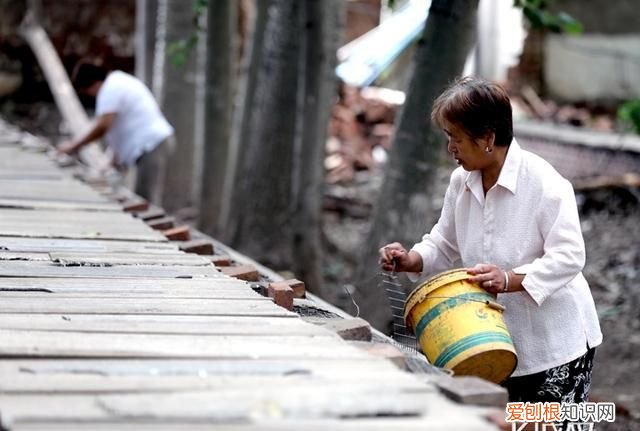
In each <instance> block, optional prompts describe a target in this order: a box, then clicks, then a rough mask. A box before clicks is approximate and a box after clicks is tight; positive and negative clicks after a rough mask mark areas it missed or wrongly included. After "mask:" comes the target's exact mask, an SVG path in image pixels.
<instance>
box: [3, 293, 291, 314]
mask: <svg viewBox="0 0 640 431" xmlns="http://www.w3.org/2000/svg"><path fill="white" fill-rule="evenodd" d="M3 297H5V295H3ZM0 313H40V314H41V313H45V314H47V313H55V314H65V315H69V314H184V315H194V314H195V315H203V316H233V315H238V316H254V315H259V316H297V315H296V314H295V313H291V312H288V311H286V310H285V309H283V308H281V307H278V306H276V305H275V304H273V303H272V302H271V301H268V300H264V298H256V299H246V300H232V299H216V298H194V299H190V298H144V301H142V300H141V299H140V298H135V297H133V298H119V297H118V296H114V297H111V298H108V299H107V298H105V299H104V300H101V301H98V300H96V299H95V298H84V297H64V296H59V295H51V296H45V297H43V296H42V295H37V296H36V295H33V296H28V295H27V296H10V297H8V299H7V300H3V301H0Z"/></svg>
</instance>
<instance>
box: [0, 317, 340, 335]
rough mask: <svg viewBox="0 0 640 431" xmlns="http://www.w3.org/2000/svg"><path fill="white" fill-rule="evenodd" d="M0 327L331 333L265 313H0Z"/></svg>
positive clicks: (123, 331) (217, 333) (206, 332)
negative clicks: (250, 314) (221, 314)
mask: <svg viewBox="0 0 640 431" xmlns="http://www.w3.org/2000/svg"><path fill="white" fill-rule="evenodd" d="M0 328H2V329H15V330H38V331H48V332H63V331H66V332H104V333H111V334H117V333H137V334H183V335H185V334H189V335H324V336H331V335H333V333H332V332H330V331H327V330H325V329H323V328H321V327H319V326H316V325H312V324H309V323H306V322H304V321H303V320H301V319H295V318H288V317H287V318H282V317H267V316H264V317H263V316H181V315H173V316H171V315H170V316H167V315H163V316H153V315H129V314H125V315H104V314H101V315H94V314H0Z"/></svg>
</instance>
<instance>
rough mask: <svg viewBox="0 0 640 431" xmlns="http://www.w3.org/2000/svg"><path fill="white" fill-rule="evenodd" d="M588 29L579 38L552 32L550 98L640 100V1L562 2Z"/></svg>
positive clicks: (547, 63)
mask: <svg viewBox="0 0 640 431" xmlns="http://www.w3.org/2000/svg"><path fill="white" fill-rule="evenodd" d="M552 10H553V11H556V12H558V11H564V12H567V13H569V14H571V15H572V16H574V17H575V18H576V19H578V20H579V21H580V22H581V23H582V25H583V26H584V34H583V35H581V36H578V37H573V36H564V35H555V34H548V35H547V36H546V40H545V43H544V61H543V70H544V79H545V81H546V84H547V90H548V94H549V95H550V96H552V97H555V98H558V99H560V100H564V101H568V102H572V101H573V102H580V101H591V102H594V101H595V102H598V101H622V100H628V99H631V98H636V97H640V12H639V9H638V1H637V0H589V1H585V0H557V1H556V2H554V3H553V8H552Z"/></svg>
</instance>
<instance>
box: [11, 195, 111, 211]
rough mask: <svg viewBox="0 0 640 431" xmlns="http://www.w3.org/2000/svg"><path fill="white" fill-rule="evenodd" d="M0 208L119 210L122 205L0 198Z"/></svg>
mask: <svg viewBox="0 0 640 431" xmlns="http://www.w3.org/2000/svg"><path fill="white" fill-rule="evenodd" d="M0 208H12V209H34V210H38V209H47V210H49V209H60V210H81V211H105V212H109V211H111V212H120V211H122V206H121V205H119V204H116V203H112V202H107V203H90V202H84V203H83V202H62V201H52V200H47V199H38V200H34V199H31V200H28V199H11V198H0Z"/></svg>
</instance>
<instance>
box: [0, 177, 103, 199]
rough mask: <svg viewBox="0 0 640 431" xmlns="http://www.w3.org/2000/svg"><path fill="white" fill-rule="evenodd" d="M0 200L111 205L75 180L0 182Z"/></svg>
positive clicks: (5, 180)
mask: <svg viewBox="0 0 640 431" xmlns="http://www.w3.org/2000/svg"><path fill="white" fill-rule="evenodd" d="M0 198H1V199H25V200H44V201H50V202H60V203H65V202H67V203H102V204H113V202H112V201H110V200H109V199H107V198H106V197H104V196H101V195H100V194H99V193H97V192H96V191H95V190H93V189H92V188H91V187H89V186H87V185H86V184H84V183H81V182H80V181H78V180H75V179H70V178H69V179H67V178H65V179H61V180H54V181H50V180H36V179H31V180H30V181H21V180H7V179H4V180H0Z"/></svg>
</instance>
